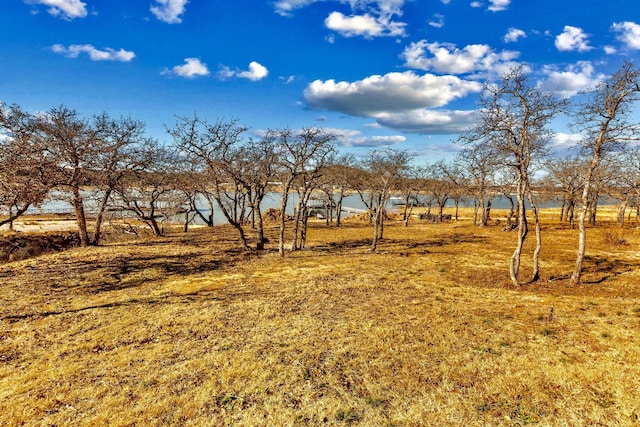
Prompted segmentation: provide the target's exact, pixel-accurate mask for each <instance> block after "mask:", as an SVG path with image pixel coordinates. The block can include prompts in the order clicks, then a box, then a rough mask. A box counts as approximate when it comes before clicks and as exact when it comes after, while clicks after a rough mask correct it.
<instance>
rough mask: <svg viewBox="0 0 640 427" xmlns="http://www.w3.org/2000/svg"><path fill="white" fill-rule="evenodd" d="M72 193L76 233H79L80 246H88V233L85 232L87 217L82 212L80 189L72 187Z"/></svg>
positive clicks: (82, 203) (82, 204)
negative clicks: (76, 226)
mask: <svg viewBox="0 0 640 427" xmlns="http://www.w3.org/2000/svg"><path fill="white" fill-rule="evenodd" d="M72 193H73V209H74V211H75V213H76V222H77V223H78V233H79V234H80V246H82V247H86V246H89V243H90V241H89V233H88V232H87V217H86V215H85V212H84V201H83V200H82V197H81V196H80V189H79V188H77V187H74V188H73V190H72Z"/></svg>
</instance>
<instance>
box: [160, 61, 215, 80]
mask: <svg viewBox="0 0 640 427" xmlns="http://www.w3.org/2000/svg"><path fill="white" fill-rule="evenodd" d="M161 74H163V75H171V74H172V75H176V76H180V77H184V78H187V79H193V78H196V77H202V76H208V75H209V74H210V73H209V69H208V68H207V64H205V63H203V62H201V61H200V60H199V59H198V58H185V59H184V64H183V65H176V66H175V67H173V68H172V69H171V70H164V71H163V72H162V73H161Z"/></svg>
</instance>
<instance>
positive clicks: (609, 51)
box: [602, 46, 618, 55]
mask: <svg viewBox="0 0 640 427" xmlns="http://www.w3.org/2000/svg"><path fill="white" fill-rule="evenodd" d="M602 49H603V50H604V53H606V54H607V55H613V54H616V53H618V49H616V48H615V46H605V47H603V48H602Z"/></svg>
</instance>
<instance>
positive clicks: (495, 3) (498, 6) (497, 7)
mask: <svg viewBox="0 0 640 427" xmlns="http://www.w3.org/2000/svg"><path fill="white" fill-rule="evenodd" d="M489 3H491V5H490V6H489V7H488V9H489V10H490V11H492V12H502V11H503V10H507V8H508V7H509V3H511V0H489Z"/></svg>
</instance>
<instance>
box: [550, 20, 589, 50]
mask: <svg viewBox="0 0 640 427" xmlns="http://www.w3.org/2000/svg"><path fill="white" fill-rule="evenodd" d="M588 38H589V36H588V35H587V34H586V33H585V32H584V31H583V30H582V28H578V27H572V26H571V25H565V27H564V31H563V32H562V33H561V34H559V35H558V36H557V37H556V48H557V49H558V50H560V51H574V50H575V51H578V52H586V51H589V50H591V49H593V48H592V47H591V46H589V40H588Z"/></svg>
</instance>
